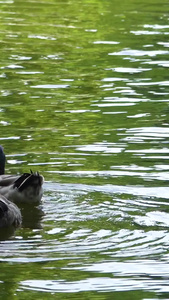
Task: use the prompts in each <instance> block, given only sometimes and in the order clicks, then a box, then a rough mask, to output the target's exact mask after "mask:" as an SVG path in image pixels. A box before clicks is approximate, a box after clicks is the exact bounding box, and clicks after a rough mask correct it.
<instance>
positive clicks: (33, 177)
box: [13, 170, 42, 192]
mask: <svg viewBox="0 0 169 300" xmlns="http://www.w3.org/2000/svg"><path fill="white" fill-rule="evenodd" d="M41 185H42V179H41V176H40V175H39V172H32V170H30V173H23V174H22V175H21V176H20V177H19V178H18V179H17V180H15V182H14V185H13V187H14V188H15V187H16V188H17V189H18V190H19V191H20V192H22V191H23V190H24V189H26V188H27V187H29V186H34V187H36V186H39V187H40V186H41Z"/></svg>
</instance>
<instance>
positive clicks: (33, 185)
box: [0, 146, 44, 203]
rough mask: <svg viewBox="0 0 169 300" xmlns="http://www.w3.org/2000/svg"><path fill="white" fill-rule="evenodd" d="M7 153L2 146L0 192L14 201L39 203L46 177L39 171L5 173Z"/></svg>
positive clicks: (0, 154)
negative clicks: (15, 173) (18, 173)
mask: <svg viewBox="0 0 169 300" xmlns="http://www.w3.org/2000/svg"><path fill="white" fill-rule="evenodd" d="M5 161H6V158H5V154H4V151H3V147H2V146H0V194H1V195H3V196H5V197H6V198H7V199H8V200H10V201H12V202H27V203H29V202H34V203H39V202H40V201H41V198H42V195H43V189H42V185H43V182H44V178H43V176H42V175H40V174H39V173H38V172H32V171H30V173H23V174H22V175H5V174H4V172H5Z"/></svg>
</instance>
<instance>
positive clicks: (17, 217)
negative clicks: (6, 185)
mask: <svg viewBox="0 0 169 300" xmlns="http://www.w3.org/2000/svg"><path fill="white" fill-rule="evenodd" d="M21 223H22V216H21V212H20V209H19V208H18V207H17V206H16V204H14V203H13V202H11V201H9V200H7V199H6V198H5V197H4V196H2V195H0V228H2V227H10V226H11V227H14V228H17V227H19V226H20V225H21Z"/></svg>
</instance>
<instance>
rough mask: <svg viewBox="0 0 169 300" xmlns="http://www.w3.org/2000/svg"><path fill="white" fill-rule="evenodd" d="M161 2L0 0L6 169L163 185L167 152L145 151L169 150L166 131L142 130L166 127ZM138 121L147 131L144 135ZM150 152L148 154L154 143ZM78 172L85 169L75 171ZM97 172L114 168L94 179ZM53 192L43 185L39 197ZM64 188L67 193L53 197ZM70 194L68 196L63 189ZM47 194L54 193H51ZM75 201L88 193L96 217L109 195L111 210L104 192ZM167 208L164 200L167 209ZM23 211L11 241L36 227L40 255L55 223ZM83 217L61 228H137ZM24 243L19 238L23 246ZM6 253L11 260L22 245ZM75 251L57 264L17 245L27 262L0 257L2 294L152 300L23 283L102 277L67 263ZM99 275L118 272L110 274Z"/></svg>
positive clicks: (100, 256) (90, 258) (0, 102)
mask: <svg viewBox="0 0 169 300" xmlns="http://www.w3.org/2000/svg"><path fill="white" fill-rule="evenodd" d="M167 8H168V3H167V2H163V3H161V2H159V1H157V0H156V1H154V0H151V1H148V3H147V2H145V1H139V2H136V1H132V0H130V1H129V0H124V1H122V2H119V1H110V0H109V1H108V0H106V1H98V0H97V1H96V0H95V1H94V0H92V1H87V0H84V1H54V0H51V1H50V2H49V1H45V0H43V1H41V2H38V1H34V2H32V1H30V2H29V1H27V2H25V1H18V0H16V1H14V2H12V1H11V2H10V1H9V3H6V2H5V1H4V3H1V8H0V10H1V18H0V25H1V26H0V27H1V29H0V40H1V64H0V67H1V69H0V70H1V72H0V84H1V90H0V130H1V144H3V145H4V147H5V152H6V153H7V155H8V156H7V160H8V164H7V172H8V173H16V172H23V171H28V170H29V169H30V168H31V169H35V170H36V169H38V170H39V171H40V172H41V173H42V174H43V175H44V176H45V178H46V180H52V181H53V182H61V183H62V182H63V183H66V182H69V183H74V184H77V183H83V184H89V185H92V184H95V185H102V184H114V185H119V186H120V185H122V186H126V185H138V186H140V185H143V186H148V187H149V186H151V187H153V186H154V187H155V186H159V180H158V179H157V178H156V177H155V178H152V177H150V176H149V175H150V174H151V173H152V172H153V171H154V170H155V167H154V166H155V165H156V164H160V163H161V164H163V165H167V164H168V158H167V157H166V158H164V159H163V154H161V157H160V159H159V158H157V157H155V158H153V157H152V158H151V157H148V154H146V153H144V150H145V149H148V150H151V149H156V150H160V149H163V148H165V147H168V135H167V134H166V135H164V136H163V135H162V136H161V135H159V136H157V133H156V131H155V133H154V134H153V133H152V134H150V135H148V134H149V132H151V130H150V129H151V128H154V127H156V128H161V132H162V131H163V129H165V128H167V126H168V84H167V80H168V68H167V63H166V61H167V60H168V50H167V49H168V47H167V44H165V43H167V42H168V40H167V37H168V33H167V34H166V32H167V29H166V28H165V25H166V24H168V16H167V14H166V11H167ZM155 25H159V26H162V28H160V27H158V26H155ZM154 51H155V52H154ZM138 52H139V53H138ZM159 61H160V62H161V63H159ZM160 82H161V83H160ZM158 83H160V84H158ZM162 100H163V101H164V102H162ZM165 101H166V102H165ZM145 128H149V130H147V131H146V130H145V131H144V132H143V131H142V129H145ZM161 132H160V134H161ZM134 151H143V152H139V153H137V152H134ZM138 154H139V155H138ZM149 155H150V156H153V154H152V153H151V151H150V154H149ZM164 155H166V153H165V152H164ZM12 161H13V162H12ZM125 167H128V168H129V167H130V168H131V167H132V168H133V169H134V171H135V173H134V174H135V175H131V174H126V173H123V174H121V173H120V171H124V169H125ZM137 167H144V168H147V170H146V171H145V173H146V174H143V175H142V176H140V177H139V174H140V171H138V175H137ZM127 170H128V169H127ZM58 171H59V172H61V173H57V172H58ZM77 171H84V172H88V173H87V175H86V176H85V175H84V174H82V175H81V176H78V175H77V174H75V173H76V172H77ZM92 171H96V173H94V174H92V173H90V172H92ZM99 171H114V173H111V174H110V173H106V172H105V174H104V175H99V174H100V173H99V174H98V173H97V172H99ZM115 171H119V173H117V172H115ZM62 172H63V173H62ZM66 172H69V173H66ZM71 172H75V173H71ZM120 174H121V175H120ZM160 185H161V186H168V182H165V180H161V181H160ZM72 193H73V191H72ZM49 194H50V191H46V193H45V197H49V196H50V195H49ZM62 194H64V192H63V191H62V192H61V193H60V195H59V196H60V197H62ZM59 196H58V197H59ZM68 196H70V198H71V194H70V195H68ZM118 196H119V195H117V199H118ZM55 197H56V196H55V194H54V195H53V197H52V196H51V199H55ZM113 197H114V195H113ZM119 198H120V199H123V200H124V201H125V200H126V201H127V200H129V198H130V199H131V198H132V195H131V197H130V196H129V195H126V194H125V193H124V194H123V195H120V196H119ZM57 200H59V199H58V198H57V197H56V202H57ZM73 200H75V201H77V203H78V205H79V206H82V204H83V202H85V200H86V201H89V202H90V206H91V211H93V213H94V212H95V210H94V209H95V207H97V205H98V206H99V204H100V202H104V201H110V205H111V207H112V208H111V209H113V208H114V206H113V205H115V200H114V198H113V200H112V195H110V196H109V195H106V194H105V193H97V192H96V191H94V192H93V193H91V194H88V195H87V196H86V194H85V195H84V196H82V197H80V196H78V197H77V198H76V197H75V198H73ZM136 201H137V199H136ZM46 204H47V205H49V203H46ZM69 205H70V204H69V202H68V203H67V206H69ZM116 205H117V206H118V200H117V204H116ZM90 206H89V208H90ZM126 206H127V205H126ZM167 207H168V206H167V203H166V206H165V209H166V210H167ZM73 208H74V207H73ZM163 208H164V206H163ZM76 209H77V207H76ZM46 210H47V209H46ZM116 210H117V208H116ZM166 210H165V211H166ZM61 211H62V209H61ZM147 211H149V210H148V209H147V210H145V211H143V212H142V214H146V213H147ZM120 212H121V210H120V208H119V214H120ZM130 213H131V215H132V210H131V212H130ZM23 214H24V225H23V228H22V229H20V230H18V231H17V232H16V236H15V237H13V238H12V239H13V240H14V241H15V242H16V240H17V239H18V244H19V241H20V238H21V243H20V244H21V245H22V242H23V240H22V239H24V241H25V243H26V242H29V241H30V240H31V239H33V238H34V236H36V233H37V234H39V235H40V237H39V239H40V241H38V242H37V244H36V242H35V243H34V245H33V246H32V247H33V250H36V251H37V253H38V249H39V247H40V246H41V243H42V246H43V247H44V244H46V245H47V244H48V241H49V234H48V232H47V230H49V229H50V228H53V227H54V226H55V224H56V222H57V220H55V222H54V220H53V219H52V220H51V219H50V220H47V221H44V219H43V214H41V212H40V210H38V209H35V210H33V212H32V211H31V210H30V211H29V213H27V211H26V209H25V210H23ZM84 214H85V213H84ZM88 214H89V213H88ZM88 214H87V213H86V220H85V221H84V220H83V221H82V220H78V221H77V220H75V219H72V220H71V221H69V220H68V221H67V222H66V221H60V222H57V225H58V227H59V226H60V227H61V228H62V227H63V228H64V229H65V230H67V231H70V232H73V231H74V230H75V229H80V228H88V229H90V230H92V231H95V230H96V229H97V230H99V229H103V228H104V229H106V230H108V229H111V230H112V232H115V231H117V232H118V231H120V230H121V229H123V228H124V229H128V230H130V231H132V230H133V228H134V229H135V228H140V227H139V226H138V225H136V224H133V222H132V221H131V218H130V217H125V218H121V219H120V221H119V222H117V219H116V218H115V220H112V219H111V220H109V221H108V220H107V217H106V216H104V217H98V218H97V219H91V220H89V219H87V217H88ZM140 214H141V213H140ZM51 215H52V214H51ZM133 215H134V213H133ZM31 225H32V227H31ZM141 228H142V227H141ZM150 228H151V227H150ZM34 229H36V230H38V231H37V232H35V231H34ZM143 230H144V227H143ZM146 230H148V229H147V228H146ZM155 230H158V227H155ZM57 241H58V242H60V243H62V242H63V241H66V237H65V240H64V237H63V236H62V233H61V234H60V235H57ZM55 242H56V241H55ZM43 243H44V244H43ZM20 244H19V245H20ZM27 247H28V245H27V244H26V246H25V248H26V249H25V250H27ZM164 248H165V249H166V246H165V247H164ZM165 251H166V250H165ZM167 251H168V250H167ZM13 255H14V257H16V255H18V257H19V256H20V253H19V251H18V254H16V253H15V252H14V254H13ZM32 255H34V252H33V254H32ZM48 255H49V256H50V254H48V253H46V257H47V258H48ZM59 255H61V254H60V253H59ZM112 255H113V251H112ZM7 256H8V254H7ZM51 256H52V255H51ZM51 256H50V257H51ZM55 256H56V253H54V257H55ZM74 256H76V255H74ZM72 257H73V255H72ZM72 257H70V258H69V259H68V257H67V256H66V255H65V257H64V258H63V259H61V258H60V261H59V262H58V261H54V262H53V261H52V262H35V263H31V262H30V261H31V258H32V256H31V255H30V256H29V253H28V254H27V253H26V252H25V258H26V259H27V260H28V263H25V264H24V263H16V262H15V261H12V260H11V261H10V260H9V262H1V272H0V280H2V283H1V284H0V288H1V291H0V299H1V298H2V299H8V298H9V299H25V298H28V299H32V298H34V299H42V297H43V298H44V299H46V298H48V299H53V298H54V297H55V298H56V299H79V298H81V299H112V297H113V299H124V298H125V299H149V298H151V299H152V298H154V299H156V298H157V297H158V296H159V295H158V294H157V293H156V292H149V291H147V292H144V291H143V290H141V291H139V290H133V291H126V292H120V291H118V292H109V291H108V292H109V293H108V292H107V293H105V292H100V293H99V292H97V291H89V292H79V293H78V291H77V293H64V292H63V293H57V292H54V294H52V291H50V292H46V293H45V292H44V293H42V292H41V291H36V289H35V290H33V289H32V290H26V288H24V287H22V286H21V285H20V283H21V282H22V281H25V280H36V279H37V278H38V279H39V280H51V281H52V280H61V279H64V280H67V281H68V282H71V281H78V280H82V279H87V278H90V277H91V278H95V277H98V278H99V277H102V274H99V273H98V272H94V273H92V272H86V271H77V270H66V269H64V266H66V265H68V264H70V265H71V263H72V262H74V259H73V258H74V257H73V258H72ZM22 258H23V257H22ZM29 259H30V261H29ZM106 259H108V256H107V254H106V253H101V252H99V251H98V252H97V253H95V252H92V251H91V253H86V256H85V255H84V257H83V256H81V257H80V258H79V260H80V261H81V264H83V263H84V264H85V263H92V262H93V263H94V262H99V261H100V262H102V261H104V260H106ZM109 259H110V257H109ZM133 259H134V258H133ZM65 261H66V262H65ZM52 268H53V269H52ZM106 275H107V276H109V277H110V278H112V277H113V276H114V277H115V276H116V275H115V274H113V271H112V274H106ZM131 289H132V287H131ZM160 297H162V298H164V297H167V294H165V295H164V296H163V295H162V296H161V295H160Z"/></svg>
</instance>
